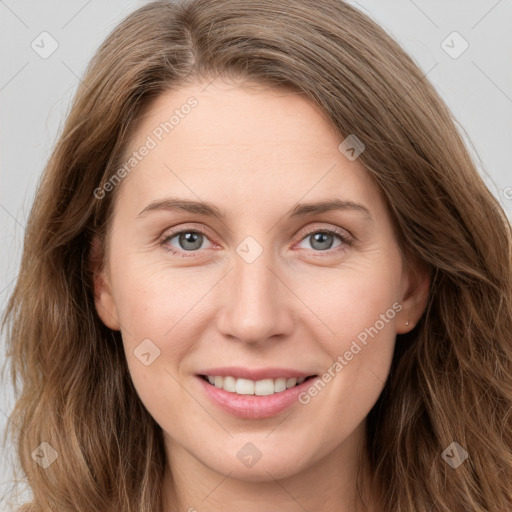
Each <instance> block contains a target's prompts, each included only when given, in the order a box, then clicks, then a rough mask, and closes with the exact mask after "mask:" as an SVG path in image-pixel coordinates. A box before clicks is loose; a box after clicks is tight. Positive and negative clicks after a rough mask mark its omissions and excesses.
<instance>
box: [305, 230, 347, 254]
mask: <svg viewBox="0 0 512 512" xmlns="http://www.w3.org/2000/svg"><path fill="white" fill-rule="evenodd" d="M336 238H337V239H338V240H339V241H340V243H339V244H338V245H336V246H334V247H333V243H334V240H335V239H336ZM303 241H309V244H310V248H311V250H313V251H315V252H325V253H327V254H331V253H332V252H337V250H343V249H344V248H345V247H346V246H350V245H351V244H352V240H351V239H350V238H349V237H348V236H347V235H346V234H345V233H343V232H342V231H341V230H340V231H338V230H335V229H313V230H309V231H308V232H307V233H306V234H305V236H304V237H303V238H302V239H301V242H303ZM338 248H340V249H338ZM306 249H309V248H308V247H306Z"/></svg>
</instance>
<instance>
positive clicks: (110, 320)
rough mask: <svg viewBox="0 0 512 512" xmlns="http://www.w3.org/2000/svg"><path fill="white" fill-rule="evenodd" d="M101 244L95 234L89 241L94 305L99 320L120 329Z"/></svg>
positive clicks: (111, 327)
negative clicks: (104, 265) (90, 241)
mask: <svg viewBox="0 0 512 512" xmlns="http://www.w3.org/2000/svg"><path fill="white" fill-rule="evenodd" d="M101 254H102V244H101V241H100V239H99V237H98V236H97V235H95V236H94V238H93V240H92V243H91V252H90V258H89V268H90V270H91V271H92V280H93V290H94V305H95V307H96V311H97V313H98V316H99V317H100V318H101V321H102V322H103V323H104V324H105V325H106V326H107V327H108V328H110V329H112V330H115V331H118V330H120V324H119V318H118V314H117V306H116V303H115V300H114V296H113V294H112V286H111V283H110V279H109V275H108V273H107V272H106V271H105V269H104V268H103V261H102V257H101Z"/></svg>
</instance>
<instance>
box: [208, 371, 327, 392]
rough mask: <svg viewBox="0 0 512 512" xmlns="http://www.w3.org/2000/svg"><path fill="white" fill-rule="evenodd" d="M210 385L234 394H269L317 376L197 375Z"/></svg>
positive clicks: (293, 386)
mask: <svg viewBox="0 0 512 512" xmlns="http://www.w3.org/2000/svg"><path fill="white" fill-rule="evenodd" d="M198 377H200V378H201V379H203V380H204V381H205V382H207V383H208V384H209V385H210V386H212V387H215V388H218V389H223V390H224V391H226V392H228V393H232V394H234V395H245V396H247V395H254V396H269V395H279V394H281V393H283V392H285V391H287V390H289V389H292V388H295V387H298V386H300V385H301V384H303V383H304V382H306V381H308V380H310V379H313V378H315V377H318V375H316V374H315V375H309V376H306V377H278V378H276V379H262V380H251V379H244V378H236V377H234V376H231V375H226V376H223V375H198Z"/></svg>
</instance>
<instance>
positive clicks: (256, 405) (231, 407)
mask: <svg viewBox="0 0 512 512" xmlns="http://www.w3.org/2000/svg"><path fill="white" fill-rule="evenodd" d="M315 378H316V377H313V378H310V379H308V380H305V381H304V382H303V383H302V384H299V385H298V386H294V387H293V388H289V389H287V390H286V391H281V392H279V393H274V394H273V395H261V396H259V395H239V394H237V393H230V392H229V391H226V390H224V389H222V388H217V387H215V386H213V385H212V384H210V383H208V382H206V381H205V380H204V379H203V378H201V377H197V379H198V380H199V382H200V384H201V386H202V387H203V389H204V391H205V393H206V394H207V395H208V397H209V398H210V399H211V400H212V402H214V403H215V404H216V405H217V406H219V407H220V408H221V409H222V410H224V411H225V412H227V413H229V414H232V415H233V416H237V417H239V418H245V419H250V420H255V419H262V418H271V417H272V416H276V415H277V414H279V413H280V412H283V411H284V410H286V409H288V407H291V405H292V404H293V403H297V402H298V396H299V394H300V393H301V392H302V391H305V390H306V389H307V388H308V387H309V386H311V384H312V383H313V381H314V380H315Z"/></svg>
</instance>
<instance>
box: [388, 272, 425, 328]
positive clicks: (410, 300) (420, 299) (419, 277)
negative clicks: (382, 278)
mask: <svg viewBox="0 0 512 512" xmlns="http://www.w3.org/2000/svg"><path fill="white" fill-rule="evenodd" d="M430 281H431V276H430V272H429V270H428V269H427V268H425V267H424V266H423V265H417V266H415V267H414V268H413V269H412V270H410V271H409V272H408V273H406V274H404V280H403V286H402V289H403V290H404V292H403V296H402V300H401V301H399V302H400V304H402V309H401V310H400V313H399V315H398V316H397V324H396V332H397V334H404V333H407V332H409V331H412V330H413V329H414V327H415V326H416V324H417V323H418V321H419V319H420V318H421V316H422V315H423V312H424V311H425V308H426V306H427V302H428V296H429V290H430ZM406 321H408V322H409V325H406V323H405V322H406Z"/></svg>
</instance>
